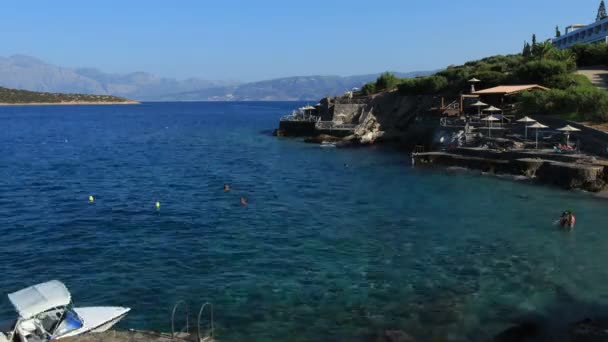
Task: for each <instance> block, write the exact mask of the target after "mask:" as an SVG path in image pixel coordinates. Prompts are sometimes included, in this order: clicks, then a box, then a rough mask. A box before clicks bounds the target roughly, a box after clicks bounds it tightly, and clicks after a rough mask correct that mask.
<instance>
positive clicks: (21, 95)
mask: <svg viewBox="0 0 608 342" xmlns="http://www.w3.org/2000/svg"><path fill="white" fill-rule="evenodd" d="M119 104H120V105H126V104H129V105H132V104H139V102H137V101H133V100H129V99H126V98H123V97H118V96H111V95H90V94H64V93H45V92H36V91H29V90H19V89H9V88H3V87H0V106H50V105H53V106H54V105H119Z"/></svg>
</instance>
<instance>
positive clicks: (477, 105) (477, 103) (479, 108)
mask: <svg viewBox="0 0 608 342" xmlns="http://www.w3.org/2000/svg"><path fill="white" fill-rule="evenodd" d="M487 106H488V104H486V103H483V102H481V101H477V102H475V103H473V104H472V105H471V107H477V114H478V115H479V116H481V107H487Z"/></svg>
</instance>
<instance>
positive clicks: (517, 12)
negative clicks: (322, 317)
mask: <svg viewBox="0 0 608 342" xmlns="http://www.w3.org/2000/svg"><path fill="white" fill-rule="evenodd" d="M599 2H600V1H599V0H577V1H572V0H509V1H494V0H492V1H488V0H483V1H482V0H460V1H454V0H395V1H393V0H376V1H370V0H367V1H359V0H350V1H342V0H335V1H334V0H324V1H321V0H306V1H289V0H281V1H278V0H249V1H237V0H213V1H208V0H173V1H171V0H165V1H157V0H145V1H140V0H122V1H113V0H104V1H101V0H90V1H89V0H87V1H83V0H78V1H72V0H55V1H47V0H38V1H32V0H19V1H3V2H2V3H1V4H0V32H2V33H0V37H1V39H0V42H1V44H0V56H10V55H13V54H26V55H30V56H34V57H37V58H40V59H42V60H44V61H45V62H48V63H51V64H56V65H60V66H65V67H95V68H98V69H100V70H102V71H106V72H113V73H127V72H134V71H146V72H150V73H153V74H156V75H159V76H164V77H173V78H178V79H185V78H190V77H197V78H203V79H209V80H239V81H256V80H263V79H272V78H278V77H286V76H303V75H342V76H346V75H358V74H368V73H376V72H382V71H387V70H390V71H401V72H408V71H419V70H436V69H440V68H444V67H446V66H448V65H450V64H461V63H464V62H466V61H468V60H473V59H478V58H483V57H486V56H490V55H495V54H506V53H516V52H520V51H521V49H522V46H523V43H524V41H525V40H530V36H531V35H532V33H536V35H537V36H538V39H539V41H540V40H544V39H546V38H549V37H552V36H553V35H554V33H555V26H556V25H559V26H560V27H561V28H562V32H563V28H564V27H565V26H567V25H570V24H574V23H585V24H586V23H591V22H593V21H594V20H595V16H596V13H597V8H598V6H599Z"/></svg>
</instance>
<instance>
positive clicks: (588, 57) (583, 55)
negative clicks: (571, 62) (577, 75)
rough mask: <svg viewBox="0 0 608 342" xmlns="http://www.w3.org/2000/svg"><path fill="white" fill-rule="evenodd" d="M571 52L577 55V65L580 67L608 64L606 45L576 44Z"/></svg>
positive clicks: (607, 48)
mask: <svg viewBox="0 0 608 342" xmlns="http://www.w3.org/2000/svg"><path fill="white" fill-rule="evenodd" d="M569 50H570V51H572V52H573V53H574V54H575V55H576V63H577V64H578V66H579V67H585V66H596V65H603V64H608V45H606V43H597V44H575V45H573V46H572V47H571V48H570V49H569Z"/></svg>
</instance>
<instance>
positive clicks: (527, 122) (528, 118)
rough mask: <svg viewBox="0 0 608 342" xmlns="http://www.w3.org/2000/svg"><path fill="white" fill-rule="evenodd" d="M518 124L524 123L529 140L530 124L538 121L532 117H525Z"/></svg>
mask: <svg viewBox="0 0 608 342" xmlns="http://www.w3.org/2000/svg"><path fill="white" fill-rule="evenodd" d="M517 122H523V123H524V125H525V126H526V140H528V124H529V123H531V122H536V120H534V119H532V118H531V117H528V116H524V117H523V118H521V119H519V120H517Z"/></svg>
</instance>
